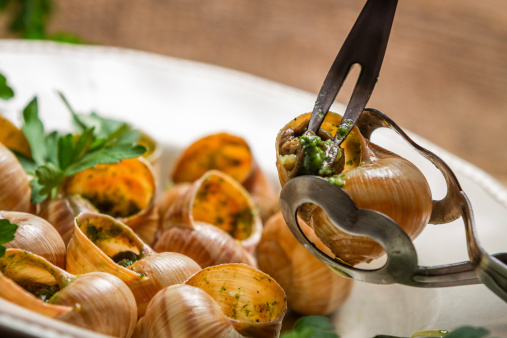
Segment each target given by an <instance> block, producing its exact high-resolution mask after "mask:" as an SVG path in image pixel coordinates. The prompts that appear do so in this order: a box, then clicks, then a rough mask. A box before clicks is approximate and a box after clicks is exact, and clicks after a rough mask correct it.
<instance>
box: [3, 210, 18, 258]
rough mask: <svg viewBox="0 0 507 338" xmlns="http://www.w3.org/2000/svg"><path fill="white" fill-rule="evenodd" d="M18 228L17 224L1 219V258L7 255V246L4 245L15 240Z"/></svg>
mask: <svg viewBox="0 0 507 338" xmlns="http://www.w3.org/2000/svg"><path fill="white" fill-rule="evenodd" d="M17 229H18V226H17V225H16V224H13V223H11V222H10V221H9V220H8V219H0V257H2V256H3V255H4V254H5V249H6V247H5V245H3V244H4V243H9V242H10V241H12V240H13V239H14V234H15V233H16V230H17Z"/></svg>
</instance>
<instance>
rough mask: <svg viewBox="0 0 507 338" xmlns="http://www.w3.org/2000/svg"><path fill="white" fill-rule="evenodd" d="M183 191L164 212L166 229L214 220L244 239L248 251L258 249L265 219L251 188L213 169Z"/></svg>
mask: <svg viewBox="0 0 507 338" xmlns="http://www.w3.org/2000/svg"><path fill="white" fill-rule="evenodd" d="M180 194H181V195H180V197H179V198H174V202H173V203H172V205H171V207H170V208H169V210H168V211H167V213H166V214H165V216H164V219H163V221H162V227H163V230H167V229H169V228H171V227H174V226H186V227H190V228H193V229H194V228H195V227H194V225H195V223H207V224H212V225H214V226H216V227H218V228H220V229H222V230H224V231H225V232H227V233H228V234H230V235H231V236H232V237H233V238H235V239H236V240H238V241H240V242H241V244H242V245H243V246H244V247H245V249H246V250H247V251H248V252H253V251H254V250H255V247H256V246H257V244H258V242H259V239H260V236H261V232H262V221H261V219H260V217H259V215H258V212H257V209H256V208H255V205H254V203H253V201H252V199H251V198H250V195H249V194H248V192H247V191H246V190H245V189H244V188H243V187H242V186H241V185H240V184H239V183H238V182H237V181H235V180H234V179H233V178H232V177H230V176H229V175H227V174H224V173H222V172H220V171H217V170H210V171H208V172H206V173H205V174H204V175H202V177H201V178H200V179H198V180H197V181H195V182H194V183H193V184H192V185H191V186H189V187H188V188H187V189H181V190H180Z"/></svg>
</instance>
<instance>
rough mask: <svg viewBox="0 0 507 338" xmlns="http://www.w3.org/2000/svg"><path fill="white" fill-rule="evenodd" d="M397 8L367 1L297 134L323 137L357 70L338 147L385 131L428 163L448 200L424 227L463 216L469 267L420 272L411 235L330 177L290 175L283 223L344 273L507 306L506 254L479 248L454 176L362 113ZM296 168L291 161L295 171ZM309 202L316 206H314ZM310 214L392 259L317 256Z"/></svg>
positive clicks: (379, 117)
mask: <svg viewBox="0 0 507 338" xmlns="http://www.w3.org/2000/svg"><path fill="white" fill-rule="evenodd" d="M396 4H397V0H369V1H368V2H367V3H366V5H365V7H364V9H363V11H362V12H361V14H360V16H359V18H358V19H357V21H356V23H355V25H354V27H353V28H352V30H351V32H350V34H349V36H348V37H347V39H346V41H345V43H344V45H343V47H342V49H341V50H340V53H339V54H338V56H337V58H336V60H335V62H334V63H333V65H332V67H331V70H330V72H329V74H328V75H327V77H326V80H325V82H324V84H323V86H322V89H321V92H320V93H319V96H318V98H317V102H316V105H315V109H314V110H313V113H312V116H311V119H310V121H309V123H308V121H307V122H306V126H308V127H306V126H305V125H303V124H301V125H300V129H304V128H307V129H306V130H307V131H310V132H313V133H315V134H321V135H323V134H325V132H322V130H323V129H319V128H321V125H322V123H323V121H324V118H325V117H326V115H327V113H328V110H329V107H330V106H331V104H332V103H333V101H334V99H335V97H336V94H337V93H338V91H339V90H340V87H341V85H342V83H343V81H344V79H345V77H346V76H347V74H348V71H349V70H350V67H351V66H352V65H354V64H359V65H360V66H361V74H360V76H359V79H358V82H357V84H356V87H355V89H354V93H353V95H352V98H351V100H350V102H349V105H348V106H347V110H346V111H345V115H344V117H343V119H342V120H341V122H340V124H339V126H335V127H334V129H333V131H334V132H336V134H335V136H334V137H332V140H333V142H334V143H335V144H336V146H338V147H339V146H340V144H341V143H342V141H343V140H345V138H346V137H347V135H348V134H349V132H350V131H351V130H352V129H353V127H354V125H355V126H357V128H358V130H359V132H360V134H362V136H363V137H364V138H365V139H366V140H367V142H369V139H370V136H371V134H372V132H373V131H374V130H376V129H377V128H380V127H385V128H389V129H392V130H394V131H395V132H397V133H398V134H399V135H401V136H402V137H403V138H404V139H405V140H406V141H407V142H408V143H409V144H410V145H411V146H412V147H413V148H414V149H415V150H416V151H417V152H418V153H419V154H420V155H422V156H424V157H425V158H426V159H427V160H429V161H431V162H432V163H433V164H434V165H435V166H436V167H437V168H438V169H439V170H440V172H441V173H442V175H443V176H444V178H445V181H446V185H447V193H446V196H445V198H443V199H442V200H439V201H435V200H433V201H432V202H431V196H430V200H429V202H428V203H429V204H430V206H431V213H430V216H428V218H427V223H433V224H443V223H448V222H451V221H453V220H456V219H458V218H460V217H462V219H463V222H464V226H465V230H466V237H467V247H468V255H469V257H470V261H466V262H460V263H455V264H449V265H440V266H419V265H418V258H417V253H416V250H415V248H414V245H413V243H412V240H411V238H410V236H409V235H408V234H407V233H406V232H405V231H404V230H403V229H402V227H401V226H400V225H399V224H398V223H397V222H395V221H394V220H393V218H392V217H388V216H386V215H385V214H384V213H381V212H378V211H374V210H369V208H364V207H363V208H360V207H358V206H357V205H356V204H357V203H354V202H353V199H352V198H351V196H350V195H349V194H348V193H347V192H346V191H347V189H346V188H347V183H345V187H344V188H345V189H344V188H342V187H340V186H339V185H336V184H333V183H331V182H330V180H329V177H327V178H326V177H319V176H314V175H315V174H308V173H303V174H302V176H298V175H292V176H291V175H287V177H288V178H289V177H290V179H288V180H287V181H286V182H282V184H283V183H285V184H284V185H283V189H282V192H281V195H280V206H281V210H282V213H283V217H284V219H285V221H286V222H287V224H288V226H289V228H290V229H291V231H292V233H293V234H294V236H295V237H296V238H297V240H298V241H299V242H300V243H301V244H302V245H303V246H305V247H306V249H308V250H309V251H310V252H311V253H312V254H313V255H315V256H316V257H317V258H318V259H320V260H321V261H322V262H324V263H325V264H326V265H327V266H328V267H329V268H330V269H332V270H333V271H334V272H336V273H337V274H339V275H342V276H345V277H348V278H353V279H356V280H360V281H364V282H369V283H376V284H393V283H399V284H404V285H409V286H415V287H445V286H458V285H468V284H478V283H481V282H482V283H484V284H485V285H486V286H487V287H488V288H490V289H491V290H492V291H493V292H494V293H496V294H497V295H498V296H499V297H501V298H502V299H503V300H504V301H507V253H498V254H494V255H490V254H488V253H487V252H486V251H485V250H484V249H483V248H482V247H481V245H480V243H479V241H478V237H477V231H476V225H475V222H474V216H473V211H472V206H471V204H470V201H469V199H468V197H467V195H466V194H465V192H464V191H463V190H462V189H461V186H460V184H459V182H458V180H457V178H456V176H455V175H454V173H453V172H452V170H451V169H450V168H449V166H448V165H447V164H446V163H445V162H444V161H442V160H441V159H440V158H439V157H438V156H436V155H435V154H433V153H432V152H430V151H428V150H426V149H424V148H423V147H421V146H419V145H418V144H416V143H415V142H414V141H413V140H411V139H410V138H409V137H408V136H407V135H406V134H405V132H403V130H402V129H401V128H400V127H399V126H398V125H397V124H396V123H394V121H392V120H391V119H390V118H389V117H388V116H386V115H385V114H383V113H382V112H380V111H378V110H374V109H364V108H365V106H366V103H367V101H368V98H369V96H370V94H371V92H372V91H373V87H374V85H375V82H376V80H377V77H378V74H379V71H380V66H381V64H382V60H383V56H384V53H385V49H386V46H387V40H388V38H389V33H390V28H391V25H392V21H393V18H394V12H395V9H396ZM358 46H359V47H358ZM365 46H366V47H365ZM324 124H326V122H325V121H324ZM301 126H303V127H301ZM355 129H356V128H354V130H355ZM328 134H329V133H328ZM291 137H292V136H291ZM277 143H278V139H277ZM345 143H346V142H344V144H345ZM277 146H278V144H277ZM344 147H346V146H344ZM278 149H280V148H278ZM299 149H301V145H299ZM340 149H341V148H340ZM346 151H347V150H346V149H345V152H346ZM277 155H278V157H279V158H284V157H285V158H289V157H290V156H293V158H296V157H297V156H296V155H294V154H290V155H284V156H282V155H283V154H281V153H278V150H277ZM345 155H346V154H345ZM295 163H296V164H295V165H296V166H297V165H301V161H299V162H298V161H296V162H295ZM293 165H294V164H293V163H292V164H291V166H293ZM279 174H280V167H279ZM294 176H297V177H294ZM321 176H322V175H321ZM324 176H325V175H324ZM281 181H282V179H281ZM309 203H311V204H313V206H311V207H309V205H310V204H309ZM318 207H320V208H318ZM309 208H310V209H311V208H313V209H312V210H315V209H316V208H317V209H319V210H320V211H321V212H322V214H324V216H322V215H321V214H319V216H318V217H315V219H317V220H315V219H313V220H311V221H312V222H319V221H322V220H324V221H325V222H328V223H329V224H330V225H331V228H328V229H327V230H326V231H328V232H327V233H331V232H340V233H344V234H346V236H349V237H351V236H350V235H352V236H362V238H366V237H367V240H373V241H375V242H376V243H378V244H380V246H381V247H382V248H383V250H384V251H385V252H386V253H387V262H386V263H385V265H384V266H382V267H380V268H378V269H374V270H365V269H361V268H356V267H353V266H352V265H354V264H351V262H350V261H349V262H347V263H346V261H347V260H346V259H345V260H344V259H340V258H339V257H331V256H329V255H327V254H325V253H324V252H323V251H321V250H319V249H318V248H317V247H316V246H315V245H314V244H313V243H312V242H311V241H310V240H309V239H308V238H307V237H306V236H305V234H304V233H303V231H302V230H301V228H300V226H299V223H298V217H301V218H299V221H308V220H310V218H309V216H308V212H307V211H308V210H309ZM305 217H306V218H305ZM325 236H326V233H324V237H325ZM321 239H322V238H321Z"/></svg>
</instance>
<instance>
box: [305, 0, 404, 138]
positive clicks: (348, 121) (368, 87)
mask: <svg viewBox="0 0 507 338" xmlns="http://www.w3.org/2000/svg"><path fill="white" fill-rule="evenodd" d="M397 4H398V0H368V2H367V3H366V4H365V5H364V7H363V10H362V11H361V14H359V17H358V18H357V20H356V23H355V24H354V26H353V27H352V30H351V31H350V33H349V35H348V36H347V39H345V42H344V43H343V46H342V48H341V49H340V52H339V53H338V55H337V56H336V59H335V60H334V62H333V64H332V65H331V69H330V70H329V72H328V74H327V77H326V79H325V80H324V83H323V84H322V88H321V89H320V92H319V95H318V96H317V100H316V102H315V106H314V108H313V112H312V117H311V118H310V124H309V126H308V130H309V131H313V132H314V133H317V131H318V129H319V128H320V125H321V124H322V122H323V121H324V118H325V117H326V115H327V113H328V111H329V108H330V107H331V105H332V104H333V102H334V100H335V98H336V95H337V94H338V92H339V91H340V88H341V87H342V85H343V82H344V81H345V79H346V78H347V75H348V74H349V71H350V69H351V68H352V66H353V65H355V64H357V65H359V66H360V67H361V72H360V74H359V78H358V80H357V83H356V86H355V88H354V91H353V93H352V97H351V98H350V101H349V104H348V105H347V109H346V110H345V114H344V116H343V119H342V122H341V123H340V126H339V128H338V132H337V133H336V135H335V136H334V138H333V140H334V141H335V143H336V144H338V145H339V144H340V143H341V141H342V140H344V139H345V138H346V137H347V135H348V134H349V132H350V130H351V129H352V127H353V126H354V125H355V124H356V122H357V119H358V118H359V116H360V115H361V113H362V112H363V109H364V108H365V107H366V103H367V102H368V100H369V98H370V95H371V93H372V92H373V88H374V87H375V84H376V83H377V78H378V75H379V72H380V68H381V66H382V61H383V60H384V54H385V52H386V48H387V42H388V40H389V34H390V32H391V26H392V24H393V19H394V13H395V12H396V5H397Z"/></svg>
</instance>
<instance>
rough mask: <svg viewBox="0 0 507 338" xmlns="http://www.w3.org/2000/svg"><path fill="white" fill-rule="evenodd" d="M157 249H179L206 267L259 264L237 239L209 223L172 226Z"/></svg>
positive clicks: (178, 250)
mask: <svg viewBox="0 0 507 338" xmlns="http://www.w3.org/2000/svg"><path fill="white" fill-rule="evenodd" d="M153 248H154V249H155V250H156V251H157V252H163V251H170V252H179V253H181V254H183V255H185V256H188V257H190V258H192V259H193V260H194V261H196V262H197V263H198V264H199V265H200V266H201V267H203V268H206V267H208V266H213V265H218V264H224V263H244V264H248V265H252V266H255V265H256V263H255V259H254V258H253V256H252V255H251V254H250V253H248V252H247V251H246V250H245V249H244V248H243V247H242V246H241V244H240V243H238V242H237V241H236V240H235V239H234V238H232V237H231V236H230V235H229V234H227V233H226V232H224V231H223V230H221V229H219V228H217V227H215V226H213V225H210V224H205V223H195V224H194V225H193V228H188V227H180V226H175V227H172V228H169V229H168V230H166V231H164V232H163V233H162V236H161V237H160V238H159V239H158V241H157V243H156V244H155V246H154V247H153Z"/></svg>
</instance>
